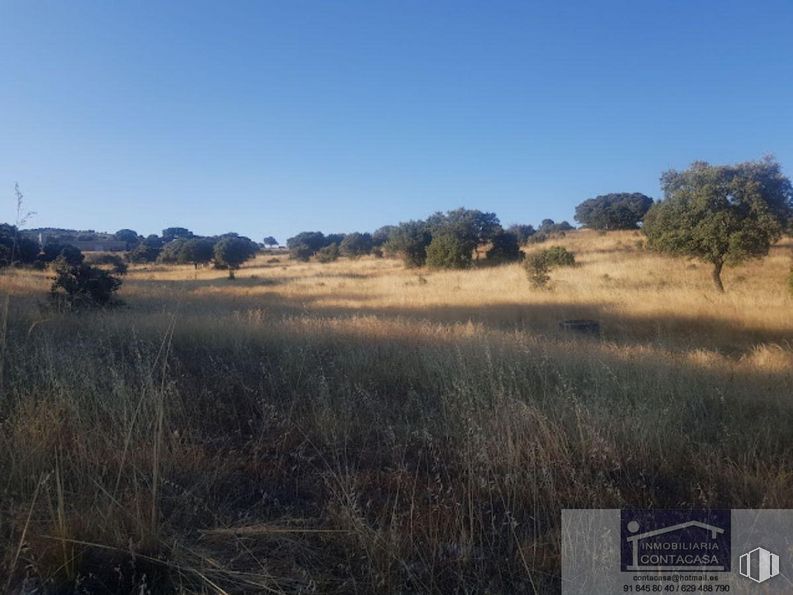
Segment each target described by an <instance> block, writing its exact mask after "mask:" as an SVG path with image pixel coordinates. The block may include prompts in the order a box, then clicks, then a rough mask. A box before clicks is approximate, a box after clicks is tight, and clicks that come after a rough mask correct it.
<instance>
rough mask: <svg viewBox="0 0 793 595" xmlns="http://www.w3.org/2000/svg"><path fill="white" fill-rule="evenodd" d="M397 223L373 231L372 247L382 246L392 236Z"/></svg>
mask: <svg viewBox="0 0 793 595" xmlns="http://www.w3.org/2000/svg"><path fill="white" fill-rule="evenodd" d="M396 228H397V227H396V225H384V226H383V227H380V228H378V229H376V230H375V231H374V233H372V247H373V248H380V247H381V246H382V245H383V244H385V243H386V242H387V241H388V239H389V238H390V237H391V234H392V233H393V232H394V230H395V229H396Z"/></svg>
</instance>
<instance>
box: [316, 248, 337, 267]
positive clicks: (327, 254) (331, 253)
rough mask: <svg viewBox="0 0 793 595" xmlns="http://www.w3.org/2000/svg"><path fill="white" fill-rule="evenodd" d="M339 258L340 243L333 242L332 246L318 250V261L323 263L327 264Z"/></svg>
mask: <svg viewBox="0 0 793 595" xmlns="http://www.w3.org/2000/svg"><path fill="white" fill-rule="evenodd" d="M338 259H339V245H338V244H331V245H330V246H325V247H324V248H320V249H319V250H318V251H317V261H318V262H321V263H323V264H327V263H329V262H333V261H335V260H338Z"/></svg>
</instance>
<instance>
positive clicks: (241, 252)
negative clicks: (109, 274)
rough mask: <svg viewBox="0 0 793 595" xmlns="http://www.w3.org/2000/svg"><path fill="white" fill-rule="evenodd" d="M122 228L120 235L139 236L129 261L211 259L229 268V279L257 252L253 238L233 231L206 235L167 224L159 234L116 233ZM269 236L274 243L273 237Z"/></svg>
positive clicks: (201, 262)
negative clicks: (141, 235) (142, 236)
mask: <svg viewBox="0 0 793 595" xmlns="http://www.w3.org/2000/svg"><path fill="white" fill-rule="evenodd" d="M122 232H123V234H124V235H123V237H126V238H129V239H130V240H131V239H132V237H133V234H134V235H135V236H136V237H137V238H139V241H138V243H137V245H136V246H135V247H134V248H133V249H132V250H131V251H130V252H129V260H130V262H133V263H138V264H141V263H150V262H161V263H165V264H192V265H193V267H195V268H198V267H199V266H203V265H207V264H210V263H214V264H215V266H217V267H220V268H223V269H226V270H228V272H229V278H230V279H233V278H234V271H236V270H237V269H239V267H240V266H241V265H242V264H243V263H244V262H246V261H248V260H250V259H251V258H253V257H254V256H256V253H257V252H258V250H259V245H258V244H257V243H256V242H254V241H253V240H251V239H250V238H247V237H244V236H241V235H239V234H236V233H226V234H223V235H220V236H210V237H208V236H198V235H196V234H194V233H193V232H192V231H190V230H189V229H187V228H185V227H168V228H166V229H164V230H162V235H161V236H158V235H155V234H152V235H149V236H147V237H146V238H141V237H140V236H138V235H137V233H136V232H134V231H132V230H119V231H118V232H116V235H119V234H122ZM119 239H122V238H119ZM269 239H270V240H272V241H273V242H275V243H276V244H277V242H276V240H275V238H269ZM265 240H267V238H265ZM264 243H265V244H267V243H268V242H264Z"/></svg>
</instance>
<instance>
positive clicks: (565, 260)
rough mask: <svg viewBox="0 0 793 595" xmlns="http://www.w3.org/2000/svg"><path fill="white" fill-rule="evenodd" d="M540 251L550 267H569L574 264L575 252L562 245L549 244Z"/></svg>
mask: <svg viewBox="0 0 793 595" xmlns="http://www.w3.org/2000/svg"><path fill="white" fill-rule="evenodd" d="M542 253H543V254H544V255H545V259H546V261H547V262H548V265H549V266H551V267H571V266H573V265H574V264H575V254H573V253H572V252H570V251H569V250H568V249H567V248H565V247H563V246H551V247H550V248H547V249H545V250H543V251H542Z"/></svg>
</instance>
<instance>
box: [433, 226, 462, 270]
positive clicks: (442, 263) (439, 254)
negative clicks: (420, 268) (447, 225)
mask: <svg viewBox="0 0 793 595" xmlns="http://www.w3.org/2000/svg"><path fill="white" fill-rule="evenodd" d="M427 265H428V266H430V267H433V268H436V269H464V268H466V267H468V266H470V265H471V250H470V245H469V244H468V243H467V242H464V241H462V240H460V239H459V238H458V237H457V236H454V235H450V234H442V235H439V236H436V237H434V238H432V241H431V242H430V245H429V246H427Z"/></svg>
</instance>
